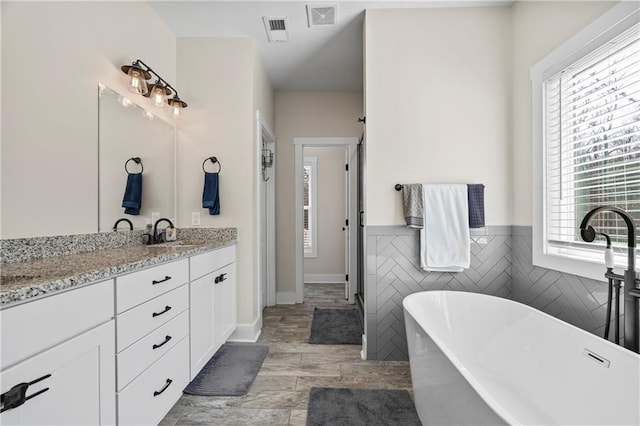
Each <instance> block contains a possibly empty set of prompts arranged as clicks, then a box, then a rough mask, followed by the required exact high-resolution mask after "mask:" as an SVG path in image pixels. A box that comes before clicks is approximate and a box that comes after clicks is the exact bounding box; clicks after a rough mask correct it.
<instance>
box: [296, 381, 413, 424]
mask: <svg viewBox="0 0 640 426" xmlns="http://www.w3.org/2000/svg"><path fill="white" fill-rule="evenodd" d="M421 424H422V423H420V419H419V418H418V413H417V412H416V408H415V406H414V405H413V401H411V397H410V396H409V392H407V391H406V390H389V389H332V388H311V391H310V393H309V411H308V414H307V426H321V425H331V426H358V425H362V426H382V425H389V426H391V425H393V426H396V425H402V426H413V425H415V426H421Z"/></svg>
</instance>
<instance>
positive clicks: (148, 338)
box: [116, 259, 189, 425]
mask: <svg viewBox="0 0 640 426" xmlns="http://www.w3.org/2000/svg"><path fill="white" fill-rule="evenodd" d="M188 281H189V261H188V259H182V260H178V261H175V262H169V263H165V264H162V265H158V266H155V267H152V268H149V269H145V270H142V271H138V272H134V273H131V274H128V275H123V276H122V277H118V278H116V348H117V354H116V359H117V388H116V389H117V402H118V423H119V424H121V425H132V424H156V423H158V422H159V421H160V420H162V418H163V417H164V416H165V414H166V413H167V412H168V411H169V410H170V409H171V407H172V406H173V405H174V404H175V402H176V401H177V400H178V399H179V398H180V395H181V394H182V390H183V389H184V388H185V386H186V385H187V384H188V383H189V321H188V319H189V286H188Z"/></svg>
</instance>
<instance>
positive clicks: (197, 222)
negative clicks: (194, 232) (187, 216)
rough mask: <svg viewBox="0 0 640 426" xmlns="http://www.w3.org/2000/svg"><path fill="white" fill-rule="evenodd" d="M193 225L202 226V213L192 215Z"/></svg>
mask: <svg viewBox="0 0 640 426" xmlns="http://www.w3.org/2000/svg"><path fill="white" fill-rule="evenodd" d="M191 225H192V226H200V212H192V213H191Z"/></svg>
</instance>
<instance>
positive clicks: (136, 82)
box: [128, 67, 148, 95]
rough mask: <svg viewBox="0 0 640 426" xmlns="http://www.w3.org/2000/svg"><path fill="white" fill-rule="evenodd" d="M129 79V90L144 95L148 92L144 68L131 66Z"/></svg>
mask: <svg viewBox="0 0 640 426" xmlns="http://www.w3.org/2000/svg"><path fill="white" fill-rule="evenodd" d="M128 75H129V77H130V80H129V87H128V89H129V91H130V92H133V93H137V94H138V95H144V94H145V93H147V92H148V89H147V82H146V81H145V79H144V75H143V72H142V70H140V69H138V68H135V67H131V69H130V70H129V73H128Z"/></svg>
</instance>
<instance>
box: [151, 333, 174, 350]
mask: <svg viewBox="0 0 640 426" xmlns="http://www.w3.org/2000/svg"><path fill="white" fill-rule="evenodd" d="M169 340H171V336H169V335H167V336H166V337H165V338H164V342H162V343H160V344H157V345H153V349H154V350H155V349H158V348H161V347H163V346H164V345H166V344H167V343H168V342H169Z"/></svg>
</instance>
